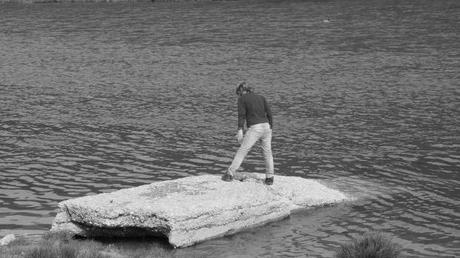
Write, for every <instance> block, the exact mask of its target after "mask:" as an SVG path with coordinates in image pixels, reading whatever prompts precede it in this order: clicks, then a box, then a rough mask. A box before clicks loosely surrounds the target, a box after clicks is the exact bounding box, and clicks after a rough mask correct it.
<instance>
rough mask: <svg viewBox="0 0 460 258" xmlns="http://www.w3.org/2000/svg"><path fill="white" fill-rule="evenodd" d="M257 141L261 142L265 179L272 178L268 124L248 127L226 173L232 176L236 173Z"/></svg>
mask: <svg viewBox="0 0 460 258" xmlns="http://www.w3.org/2000/svg"><path fill="white" fill-rule="evenodd" d="M258 140H261V143H262V150H263V153H264V159H265V171H266V177H272V176H273V174H274V171H275V169H274V165H273V154H272V130H271V129H270V125H269V124H268V123H261V124H255V125H252V126H251V127H249V129H248V130H247V132H246V134H245V135H244V137H243V142H242V143H241V146H240V148H239V149H238V151H237V152H236V155H235V158H234V159H233V162H232V164H231V165H230V167H229V168H228V173H229V174H230V175H234V174H235V173H236V171H237V170H238V168H239V167H240V166H241V163H243V160H244V158H245V157H246V155H247V154H248V152H249V151H250V150H251V148H252V146H254V144H255V143H256V142H257V141H258Z"/></svg>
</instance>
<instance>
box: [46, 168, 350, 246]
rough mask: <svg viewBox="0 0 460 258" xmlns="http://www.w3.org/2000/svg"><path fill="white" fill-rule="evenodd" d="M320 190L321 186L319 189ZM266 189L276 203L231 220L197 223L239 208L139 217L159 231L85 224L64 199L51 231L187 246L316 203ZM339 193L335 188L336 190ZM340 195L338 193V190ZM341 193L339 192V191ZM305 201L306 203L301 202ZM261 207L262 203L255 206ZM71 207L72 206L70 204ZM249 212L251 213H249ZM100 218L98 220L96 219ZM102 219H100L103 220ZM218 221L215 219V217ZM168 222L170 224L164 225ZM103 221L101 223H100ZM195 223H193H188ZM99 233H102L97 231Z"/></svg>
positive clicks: (129, 215) (129, 217)
mask: <svg viewBox="0 0 460 258" xmlns="http://www.w3.org/2000/svg"><path fill="white" fill-rule="evenodd" d="M261 176H262V177H263V175H254V174H253V175H251V176H249V177H245V178H243V179H241V180H239V181H262V178H261ZM319 184H320V185H321V186H322V187H324V188H325V189H327V190H328V191H329V190H332V191H336V190H333V189H330V188H329V187H327V186H324V185H323V184H321V183H319ZM320 190H321V189H320ZM270 192H271V193H272V194H274V195H277V196H279V197H280V199H279V200H278V202H277V203H275V204H272V205H270V206H269V208H268V211H267V212H265V213H262V215H260V214H261V213H260V211H259V212H254V211H253V210H257V206H251V209H249V211H248V209H245V211H246V214H244V215H245V216H244V217H240V216H235V220H233V221H231V222H228V221H225V223H224V224H223V223H213V224H205V225H203V224H202V223H198V222H197V221H199V220H204V221H206V220H207V219H208V218H209V217H211V216H212V217H220V216H221V217H223V218H225V217H228V216H229V215H228V213H230V214H232V213H233V214H236V215H237V214H238V213H239V212H238V210H240V209H239V208H235V209H229V210H225V211H224V212H225V213H222V214H219V215H217V216H216V214H207V213H205V214H201V215H200V216H197V217H196V218H195V217H194V218H192V219H191V220H190V217H188V218H189V219H187V220H185V221H184V220H177V221H174V222H171V221H170V222H168V221H167V220H165V219H164V218H161V217H158V216H157V215H156V214H152V215H150V216H148V218H142V220H143V221H146V220H151V221H150V223H148V224H149V225H151V226H152V227H157V226H161V225H163V226H164V227H163V229H162V230H155V229H153V228H150V227H145V228H139V227H130V226H129V225H127V226H126V227H120V226H119V227H113V228H110V227H107V226H104V227H100V226H98V225H85V224H83V223H80V222H78V220H79V219H82V221H85V219H84V218H79V219H77V218H78V217H80V216H79V214H70V212H69V207H68V206H67V205H66V201H64V202H61V203H60V204H59V212H58V214H57V215H56V219H55V220H54V221H53V225H52V228H51V231H52V232H53V231H67V232H70V233H72V234H74V235H78V236H84V237H98V236H106V235H105V233H107V232H109V233H108V235H109V236H116V237H131V236H135V237H139V236H156V237H158V236H162V237H167V238H168V241H169V243H170V244H171V245H172V246H174V247H186V246H190V245H194V244H196V243H199V242H202V241H205V240H208V239H213V238H217V237H221V236H224V235H228V234H233V233H236V232H240V231H244V230H246V229H248V228H253V227H257V226H261V225H264V224H267V223H269V222H273V221H277V220H281V219H284V218H286V217H288V216H289V215H290V214H291V213H292V212H294V211H298V210H302V209H306V208H308V207H310V206H317V204H313V205H306V203H308V202H307V201H305V200H303V201H302V202H300V203H299V202H297V203H296V202H295V197H296V196H295V193H294V192H293V193H292V196H285V195H283V192H282V191H276V190H274V189H272V190H270ZM337 192H339V191H337ZM339 193H340V192H339ZM341 194H342V193H341ZM342 195H343V194H342ZM346 199H348V197H347V196H345V195H343V198H342V197H338V199H336V200H330V202H329V203H327V202H325V203H322V202H321V201H320V200H319V201H318V203H319V205H320V206H328V205H332V203H335V202H340V201H344V200H346ZM303 202H306V203H303ZM259 206H260V207H261V208H262V209H263V208H264V207H265V209H267V207H266V205H265V204H261V205H259ZM72 208H73V209H74V208H75V207H72ZM251 211H252V212H251ZM72 215H76V217H77V218H74V219H72V217H73V216H72ZM133 216H137V217H139V216H138V215H136V214H133V213H126V214H120V215H118V216H117V218H119V219H120V220H122V221H133V218H132V217H133ZM106 219H107V220H108V221H111V220H113V219H114V218H111V217H107V218H106ZM99 220H100V219H99ZM103 220H104V219H103ZM216 221H219V220H216ZM168 223H170V224H168ZM102 224H103V223H102ZM190 225H195V226H190ZM101 232H102V234H101ZM104 232H105V233H104Z"/></svg>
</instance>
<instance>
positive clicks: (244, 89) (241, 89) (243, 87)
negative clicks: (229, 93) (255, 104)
mask: <svg viewBox="0 0 460 258" xmlns="http://www.w3.org/2000/svg"><path fill="white" fill-rule="evenodd" d="M249 92H252V89H251V87H249V86H248V85H247V84H246V82H242V83H240V84H239V85H238V86H237V87H236V95H238V96H242V95H243V94H246V93H249Z"/></svg>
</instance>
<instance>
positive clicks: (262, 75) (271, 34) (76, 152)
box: [0, 0, 460, 257]
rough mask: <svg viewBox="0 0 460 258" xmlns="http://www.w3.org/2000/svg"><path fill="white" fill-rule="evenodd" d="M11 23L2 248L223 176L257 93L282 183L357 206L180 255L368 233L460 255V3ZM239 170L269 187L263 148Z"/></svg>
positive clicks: (127, 8)
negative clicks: (77, 216) (143, 192)
mask: <svg viewBox="0 0 460 258" xmlns="http://www.w3.org/2000/svg"><path fill="white" fill-rule="evenodd" d="M0 24H1V26H0V189H1V190H0V191H1V192H0V204H1V206H0V235H4V234H7V233H28V234H41V233H43V232H45V231H47V230H48V229H49V228H50V224H51V222H52V219H53V218H54V216H55V214H56V207H57V203H58V202H59V201H62V200H66V199H69V198H73V197H78V196H84V195H91V194H97V193H101V192H110V191H114V190H117V189H121V188H126V187H133V186H138V185H141V184H147V183H151V182H155V181H160V180H167V179H174V178H180V177H184V176H189V175H200V174H221V173H223V172H224V171H225V170H226V168H227V167H228V166H229V164H230V162H231V160H232V158H233V155H234V153H235V151H236V148H237V144H236V141H235V139H234V134H235V133H236V127H237V121H236V98H235V95H234V89H235V87H236V85H237V83H238V82H240V81H243V80H244V81H247V82H248V83H249V84H250V85H252V86H253V87H254V88H255V89H256V92H258V93H261V94H263V95H265V96H266V98H267V99H268V101H269V102H270V103H271V105H272V110H273V112H274V136H273V149H274V157H275V166H276V173H277V174H279V175H290V176H301V177H305V178H313V179H318V180H321V181H322V182H323V183H325V184H327V185H329V186H331V187H334V188H337V189H340V190H342V191H344V192H346V193H347V194H349V195H352V196H354V197H355V198H356V201H354V202H350V203H347V204H342V205H338V206H334V207H327V208H319V209H314V210H310V211H304V212H299V213H296V214H293V215H292V216H291V217H290V218H289V219H286V220H283V221H281V222H277V223H272V224H270V225H267V226H264V227H260V228H257V229H254V230H250V231H247V232H243V233H240V234H237V235H234V236H231V237H224V238H220V239H216V240H210V241H207V242H205V243H202V244H199V245H196V246H194V247H190V248H186V249H178V250H169V251H168V252H170V253H171V256H197V257H200V256H205V257H206V256H207V257H227V256H231V255H247V256H285V257H296V256H305V255H306V256H308V257H331V256H333V255H334V253H335V250H336V249H337V247H338V246H339V244H341V243H345V242H347V241H349V240H351V239H353V238H355V237H357V236H359V235H361V234H363V233H365V232H368V231H381V232H384V233H385V234H386V235H387V236H389V237H391V238H392V239H393V241H394V242H397V243H399V244H400V245H401V246H402V247H403V254H404V255H405V256H406V257H459V256H460V208H459V207H460V175H459V171H460V87H459V78H460V47H459V46H460V45H459V42H460V36H459V33H458V32H459V28H460V2H459V1H457V0H444V1H435V0H412V1H390V0H388V1H386V0H380V1H376V0H340V1H339V0H325V1H319V0H318V1H315V0H312V1H217V2H214V1H212V2H207V1H206V2H195V1H193V2H169V3H168V2H154V3H150V2H149V3H111V4H103V3H99V4H91V3H79V4H77V3H74V4H33V5H18V4H3V5H0ZM242 170H243V171H246V172H251V171H253V172H263V171H264V165H263V160H262V155H261V149H260V148H258V147H255V148H254V149H253V151H252V152H251V154H250V155H249V156H248V158H247V160H246V161H245V163H244V164H243V169H242ZM275 183H276V179H275Z"/></svg>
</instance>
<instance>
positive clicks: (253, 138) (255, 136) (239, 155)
mask: <svg viewBox="0 0 460 258" xmlns="http://www.w3.org/2000/svg"><path fill="white" fill-rule="evenodd" d="M256 129H257V128H256V127H254V126H251V127H250V128H249V129H248V131H247V132H246V134H245V135H244V137H243V142H242V143H241V146H240V148H239V149H238V151H237V152H236V154H235V158H233V162H232V164H231V165H230V167H229V168H228V172H227V173H228V174H230V175H232V176H233V175H234V174H235V173H236V170H238V168H240V166H241V163H243V160H244V158H245V157H246V155H247V154H248V152H249V151H250V150H251V148H252V146H254V144H255V143H256V142H257V140H259V138H260V132H259V131H257V130H256Z"/></svg>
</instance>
